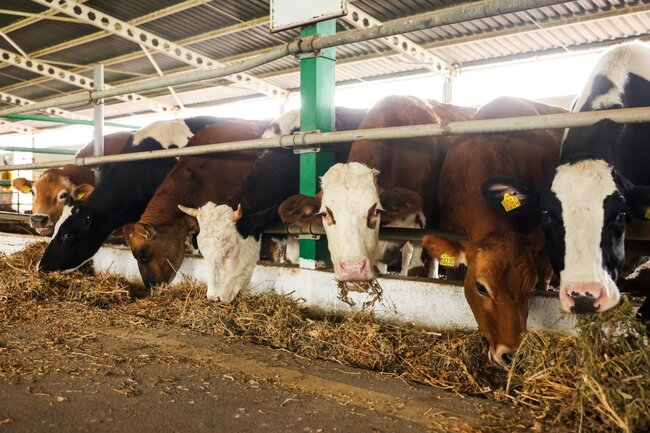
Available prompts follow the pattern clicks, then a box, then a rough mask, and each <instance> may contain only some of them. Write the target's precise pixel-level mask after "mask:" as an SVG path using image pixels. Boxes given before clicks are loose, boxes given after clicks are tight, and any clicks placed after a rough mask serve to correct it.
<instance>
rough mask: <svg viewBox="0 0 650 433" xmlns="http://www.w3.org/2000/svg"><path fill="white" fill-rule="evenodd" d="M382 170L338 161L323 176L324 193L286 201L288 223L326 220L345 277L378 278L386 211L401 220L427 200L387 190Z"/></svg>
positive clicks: (282, 214) (340, 276) (335, 259)
mask: <svg viewBox="0 0 650 433" xmlns="http://www.w3.org/2000/svg"><path fill="white" fill-rule="evenodd" d="M378 174H379V171H377V170H374V169H371V168H368V167H366V166H365V165H363V164H359V163H356V162H350V163H347V164H336V165H334V166H332V167H331V168H330V169H329V170H328V171H327V172H326V173H325V174H324V175H323V177H322V178H321V192H320V193H319V195H317V196H316V197H310V196H306V195H300V194H298V195H294V196H291V197H289V198H288V199H287V200H285V201H284V202H283V203H282V205H280V208H279V213H280V217H281V218H282V220H283V221H284V222H288V223H299V224H312V223H316V222H319V221H322V223H323V226H324V228H325V233H326V234H327V246H328V248H329V252H330V256H331V258H332V263H333V264H334V274H335V276H336V279H337V280H339V281H367V280H372V279H374V278H375V271H374V266H375V261H376V257H377V244H378V241H379V226H380V215H381V214H382V213H383V214H385V217H387V218H390V219H397V218H399V216H398V215H397V214H401V213H404V212H405V208H408V210H407V211H406V213H412V211H413V209H412V208H413V207H414V206H416V207H417V206H420V204H421V199H420V200H419V201H418V200H416V199H415V198H419V197H417V194H414V193H412V192H411V191H408V190H406V189H403V188H395V189H391V190H386V191H382V190H381V188H379V187H378V186H377V175H378ZM407 193H408V194H407Z"/></svg>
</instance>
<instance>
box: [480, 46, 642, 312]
mask: <svg viewBox="0 0 650 433" xmlns="http://www.w3.org/2000/svg"><path fill="white" fill-rule="evenodd" d="M647 105H650V46H649V45H647V44H645V43H641V42H633V43H626V44H622V45H618V46H616V47H613V48H611V49H609V50H608V51H606V52H605V53H604V54H603V56H602V57H601V59H600V60H599V61H598V63H597V64H596V66H595V69H594V70H593V71H592V72H591V75H590V77H589V79H588V80H587V83H586V85H585V87H584V89H583V90H582V92H581V93H580V95H579V97H578V98H577V100H576V102H575V103H574V107H573V111H575V112H585V111H596V110H607V109H619V108H631V107H641V106H647ZM647 137H650V123H636V124H620V123H616V122H613V121H611V120H609V119H605V120H601V121H599V122H597V123H595V124H594V125H591V126H587V127H582V128H570V129H568V130H567V131H566V132H565V138H564V141H563V143H562V152H561V157H560V164H559V165H558V167H557V169H556V170H554V171H553V172H552V173H551V174H550V175H549V176H548V178H547V179H545V181H544V182H537V183H535V182H524V181H522V180H521V179H517V178H505V179H491V180H488V181H487V182H486V184H485V186H484V191H486V197H487V198H488V199H489V200H491V202H493V203H498V202H500V201H501V200H503V197H504V195H505V194H506V193H507V194H509V195H510V196H515V197H516V198H517V199H518V201H519V202H520V203H521V211H522V212H527V213H537V214H538V215H541V219H542V227H543V229H544V232H545V234H546V238H547V244H546V245H547V250H548V254H549V256H550V259H551V264H552V265H553V269H554V270H555V272H556V273H557V274H558V275H559V278H560V305H561V309H562V310H563V311H565V312H573V313H593V312H601V311H606V310H608V309H610V308H612V307H613V306H615V305H616V304H617V303H618V301H619V298H620V292H619V289H618V287H617V283H616V281H617V278H618V276H619V274H620V271H621V269H622V267H623V264H624V258H625V249H624V237H625V229H626V225H627V223H628V222H629V221H630V220H631V219H632V218H637V219H640V220H643V219H649V218H650V211H649V210H648V209H649V206H650V171H649V170H648V169H647V166H646V164H647V162H648V161H650V146H648V144H647ZM646 302H647V301H646ZM646 320H647V318H646Z"/></svg>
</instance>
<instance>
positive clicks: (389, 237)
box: [264, 224, 467, 242]
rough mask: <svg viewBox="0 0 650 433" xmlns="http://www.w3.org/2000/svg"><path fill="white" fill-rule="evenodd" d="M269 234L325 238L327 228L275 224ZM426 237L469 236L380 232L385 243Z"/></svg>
mask: <svg viewBox="0 0 650 433" xmlns="http://www.w3.org/2000/svg"><path fill="white" fill-rule="evenodd" d="M264 233H268V234H281V235H296V236H298V235H319V236H325V235H326V233H325V228H324V227H323V226H322V225H320V224H311V225H308V226H301V225H299V224H274V225H272V226H270V227H268V228H267V229H266V230H264ZM425 235H439V236H445V237H447V238H449V239H453V240H457V241H463V240H467V236H461V235H459V234H456V233H453V232H447V231H442V230H416V229H403V228H398V227H382V228H381V229H380V230H379V239H381V240H384V241H404V242H406V241H410V242H422V236H425Z"/></svg>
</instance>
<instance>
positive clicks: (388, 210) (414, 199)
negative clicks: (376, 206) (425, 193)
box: [379, 188, 422, 225]
mask: <svg viewBox="0 0 650 433" xmlns="http://www.w3.org/2000/svg"><path fill="white" fill-rule="evenodd" d="M379 202H380V203H381V207H382V209H383V213H382V216H381V223H382V225H385V224H389V223H391V222H393V221H396V220H400V219H403V218H405V217H407V216H409V215H412V214H414V213H417V212H419V211H420V210H421V209H422V197H420V196H419V195H418V194H417V193H415V192H414V191H412V190H410V189H406V188H392V189H387V190H385V191H382V192H381V194H380V196H379Z"/></svg>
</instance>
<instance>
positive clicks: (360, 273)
mask: <svg viewBox="0 0 650 433" xmlns="http://www.w3.org/2000/svg"><path fill="white" fill-rule="evenodd" d="M369 271H370V260H368V259H367V258H366V257H361V258H352V259H344V260H341V261H340V262H339V265H338V266H337V274H338V277H339V279H340V280H341V281H363V280H368V279H369V278H370V277H371V275H370V272H369Z"/></svg>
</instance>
